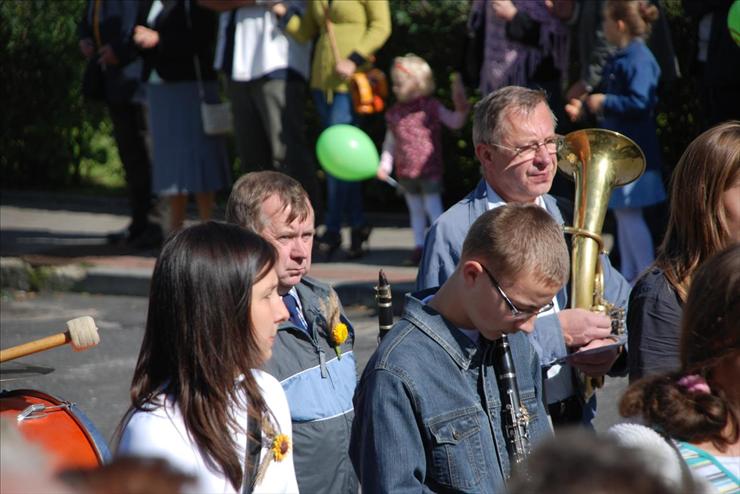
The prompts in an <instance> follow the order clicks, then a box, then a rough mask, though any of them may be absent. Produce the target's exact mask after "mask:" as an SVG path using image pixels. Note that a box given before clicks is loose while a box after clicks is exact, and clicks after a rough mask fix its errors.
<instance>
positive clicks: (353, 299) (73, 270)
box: [0, 257, 414, 313]
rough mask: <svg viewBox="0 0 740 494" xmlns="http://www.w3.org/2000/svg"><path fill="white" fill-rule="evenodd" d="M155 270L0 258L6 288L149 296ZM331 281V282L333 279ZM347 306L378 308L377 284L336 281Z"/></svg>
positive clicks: (397, 286)
mask: <svg viewBox="0 0 740 494" xmlns="http://www.w3.org/2000/svg"><path fill="white" fill-rule="evenodd" d="M151 274H152V273H151V270H150V269H146V268H126V269H125V270H124V269H121V268H110V267H105V266H88V267H86V266H84V265H82V264H72V265H64V266H32V265H31V264H30V263H28V262H26V261H24V260H23V259H20V258H17V257H2V258H0V285H1V286H2V288H3V289H9V290H23V291H66V292H78V293H94V294H99V295H126V296H137V297H148V296H149V281H150V279H151ZM330 283H331V282H330ZM332 285H333V287H334V289H335V290H336V292H337V295H338V296H339V299H340V300H341V301H342V304H343V305H345V306H351V305H364V306H366V307H371V308H373V307H375V290H374V287H375V283H374V282H371V281H351V282H335V283H332ZM413 289H414V282H412V281H408V282H403V281H402V282H397V283H394V284H393V285H392V287H391V292H392V295H393V307H394V312H396V313H400V311H401V309H402V307H403V304H404V298H405V294H406V292H409V291H412V290H413Z"/></svg>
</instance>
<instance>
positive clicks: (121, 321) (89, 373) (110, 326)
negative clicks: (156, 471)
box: [0, 292, 625, 439]
mask: <svg viewBox="0 0 740 494" xmlns="http://www.w3.org/2000/svg"><path fill="white" fill-rule="evenodd" d="M1 302H2V307H1V308H2V310H1V311H0V347H2V348H7V347H10V346H14V345H17V344H20V343H25V342H27V341H31V340H35V339H38V338H42V337H44V336H48V335H50V334H54V333H57V332H62V331H64V329H65V322H66V321H67V320H69V319H73V318H75V317H79V316H82V315H90V316H92V317H93V318H94V319H95V321H96V323H97V326H98V327H99V328H100V337H101V342H100V345H98V346H97V347H96V348H93V349H90V350H88V351H85V352H78V353H76V352H73V351H72V350H71V348H69V347H68V346H66V347H60V348H56V349H53V350H48V351H45V352H42V353H38V354H35V355H31V356H28V357H25V358H23V359H19V360H16V361H13V362H6V363H5V364H2V367H0V369H2V374H3V378H5V377H7V376H15V375H14V374H13V371H14V370H17V369H18V368H19V367H22V366H29V365H30V366H36V367H42V368H47V369H49V368H50V369H53V371H52V372H50V373H48V374H45V375H35V376H33V377H27V378H22V379H16V380H12V381H11V380H7V381H3V382H1V383H0V388H3V389H20V388H31V389H35V390H38V391H43V392H45V393H49V394H52V395H55V396H57V397H59V398H62V399H65V400H69V401H72V402H75V403H77V405H78V406H79V408H80V409H81V410H82V411H83V412H84V413H85V414H86V415H87V416H88V417H89V418H90V420H92V422H93V423H94V424H95V425H96V427H97V428H98V429H99V431H100V432H101V433H102V435H103V437H105V438H106V439H110V438H111V437H112V434H113V432H114V430H115V428H116V425H117V424H118V421H119V420H120V418H121V416H122V415H123V413H124V412H125V411H126V408H127V405H128V387H129V384H130V381H131V376H132V373H133V368H134V365H135V363H136V358H137V356H138V351H139V346H140V344H141V338H142V336H143V333H144V323H145V321H146V312H147V300H146V298H144V297H128V296H109V295H88V294H75V293H42V294H27V293H24V292H4V293H3V294H2V300H1ZM348 315H349V317H350V319H351V320H352V321H353V323H354V326H355V329H356V332H357V342H356V345H355V351H356V354H357V358H358V364H359V366H360V369H362V368H364V366H365V364H366V363H367V360H368V358H369V357H370V355H371V354H372V352H373V350H374V349H375V345H376V338H377V320H376V319H375V316H374V314H373V312H372V310H371V309H369V308H367V307H363V306H352V307H349V308H348ZM624 385H625V380H623V379H616V380H615V379H609V380H607V386H606V387H605V388H604V390H602V391H601V392H600V396H599V400H600V401H599V410H600V413H601V415H600V417H598V418H597V421H596V423H595V425H596V428H597V430H604V429H605V428H606V427H608V426H609V425H611V424H613V423H614V422H615V421H616V420H617V415H616V404H615V403H616V401H615V400H616V399H617V397H618V395H619V394H620V393H621V391H622V389H623V387H624Z"/></svg>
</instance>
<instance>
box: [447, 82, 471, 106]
mask: <svg viewBox="0 0 740 494" xmlns="http://www.w3.org/2000/svg"><path fill="white" fill-rule="evenodd" d="M450 79H451V81H452V83H451V84H450V92H451V93H452V103H453V104H454V105H455V110H457V111H468V109H469V108H470V103H468V95H467V94H465V86H464V85H463V83H462V76H461V75H460V73H459V72H453V73H452V75H451V76H450Z"/></svg>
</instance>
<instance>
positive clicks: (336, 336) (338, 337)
mask: <svg viewBox="0 0 740 494" xmlns="http://www.w3.org/2000/svg"><path fill="white" fill-rule="evenodd" d="M348 335H349V331H348V330H347V325H346V324H344V323H343V322H340V323H337V324H336V325H335V326H334V329H332V330H331V339H332V341H333V342H334V351H335V352H336V353H337V357H338V358H340V359H341V358H342V349H341V348H340V345H341V344H342V343H344V342H345V341H347V336H348Z"/></svg>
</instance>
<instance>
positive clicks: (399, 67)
mask: <svg viewBox="0 0 740 494" xmlns="http://www.w3.org/2000/svg"><path fill="white" fill-rule="evenodd" d="M393 68H394V69H397V70H400V71H401V72H403V73H404V74H406V75H411V72H410V71H409V69H407V68H406V67H404V66H403V65H401V64H400V63H398V62H396V63H394V64H393Z"/></svg>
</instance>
